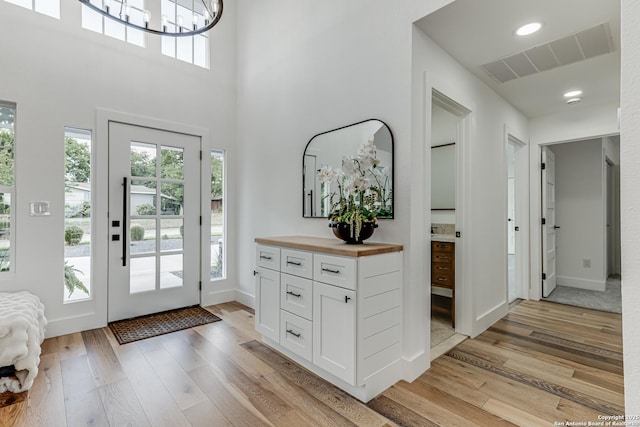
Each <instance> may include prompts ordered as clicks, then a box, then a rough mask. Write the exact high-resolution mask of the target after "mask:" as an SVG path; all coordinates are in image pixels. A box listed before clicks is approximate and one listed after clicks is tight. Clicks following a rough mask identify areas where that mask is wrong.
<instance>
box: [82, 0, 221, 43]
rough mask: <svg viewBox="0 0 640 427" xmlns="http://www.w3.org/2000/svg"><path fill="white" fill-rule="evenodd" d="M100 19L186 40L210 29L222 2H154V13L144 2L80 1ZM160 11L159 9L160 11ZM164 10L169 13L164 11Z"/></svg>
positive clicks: (217, 17)
mask: <svg viewBox="0 0 640 427" xmlns="http://www.w3.org/2000/svg"><path fill="white" fill-rule="evenodd" d="M79 1H80V3H82V4H83V5H85V6H87V7H88V8H90V9H91V10H93V11H95V12H98V13H99V14H100V15H102V16H105V17H107V18H109V19H112V20H114V21H116V22H119V23H121V24H124V25H127V26H129V27H131V28H136V29H138V30H141V31H146V32H148V33H153V34H159V35H161V36H171V37H185V36H194V35H196V34H200V33H204V32H205V31H209V30H210V29H211V28H213V27H214V26H215V25H216V24H217V23H218V21H219V20H220V17H221V16H222V0H211V1H210V0H163V1H162V6H161V4H160V3H161V2H160V1H157V0H146V1H153V3H154V7H156V8H157V9H155V10H153V11H150V10H149V9H143V7H144V6H143V4H144V0H79ZM161 7H162V9H161ZM165 7H166V8H167V9H168V10H164V9H165Z"/></svg>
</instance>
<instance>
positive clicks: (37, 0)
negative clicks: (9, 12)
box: [4, 0, 60, 19]
mask: <svg viewBox="0 0 640 427" xmlns="http://www.w3.org/2000/svg"><path fill="white" fill-rule="evenodd" d="M4 1H5V2H7V3H10V4H13V5H16V6H20V7H24V8H25V9H29V10H33V11H35V12H38V13H41V14H43V15H46V16H50V17H52V18H55V19H60V0H27V1H28V3H31V5H30V6H27V5H25V4H22V3H20V2H18V1H16V0H4ZM40 4H48V5H51V4H55V6H54V7H55V9H56V10H55V12H54V13H49V12H46V11H43V10H42V8H41V7H40Z"/></svg>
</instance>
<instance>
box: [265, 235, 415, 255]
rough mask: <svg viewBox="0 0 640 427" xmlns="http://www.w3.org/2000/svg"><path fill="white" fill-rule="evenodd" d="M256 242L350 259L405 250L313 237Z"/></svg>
mask: <svg viewBox="0 0 640 427" xmlns="http://www.w3.org/2000/svg"><path fill="white" fill-rule="evenodd" d="M255 242H256V243H259V244H261V245H269V246H280V247H283V248H291V249H300V250H304V251H313V252H323V253H326V254H331V255H343V256H349V257H362V256H368V255H378V254H385V253H388V252H401V251H402V250H403V248H402V245H397V244H392V243H374V242H371V243H368V242H365V243H363V244H361V245H348V244H346V243H344V242H342V241H340V240H338V239H336V238H333V239H331V238H326V237H313V236H281V237H256V239H255Z"/></svg>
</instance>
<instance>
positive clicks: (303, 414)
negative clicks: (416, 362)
mask: <svg viewBox="0 0 640 427" xmlns="http://www.w3.org/2000/svg"><path fill="white" fill-rule="evenodd" d="M209 309H210V310H211V311H212V312H213V313H215V314H216V315H218V316H220V317H221V318H222V319H223V321H222V322H217V323H213V324H209V325H203V326H198V327H196V328H193V329H189V330H185V331H181V332H177V333H174V334H169V335H164V336H161V337H156V338H151V339H147V340H144V341H139V342H137V343H132V344H126V345H122V346H120V345H118V344H117V342H116V341H115V339H114V337H113V335H112V334H111V332H110V331H109V330H108V328H104V329H96V330H92V331H86V332H82V333H77V334H71V335H65V336H62V337H58V338H53V339H47V340H46V341H45V342H44V343H43V354H42V358H41V362H40V373H39V375H38V377H37V379H36V381H35V384H34V386H33V388H32V389H31V390H30V391H29V393H28V396H26V399H25V400H24V402H19V401H18V402H17V403H15V404H13V405H9V406H6V407H4V408H0V425H1V426H13V425H15V426H27V427H35V426H47V427H49V426H54V427H58V426H60V427H62V426H85V425H91V426H108V425H110V426H149V425H152V426H171V427H175V426H215V427H217V426H251V427H253V426H269V425H273V426H293V427H297V426H353V425H359V426H366V427H373V426H381V427H382V426H394V425H400V426H436V425H441V426H504V425H519V426H535V425H541V426H550V425H553V423H554V421H557V422H561V421H584V422H587V421H597V420H598V415H617V414H623V413H624V407H623V379H622V339H621V318H620V315H619V314H612V313H603V312H597V311H591V310H587V309H578V308H573V307H567V306H560V305H557V304H553V303H547V302H523V303H521V304H520V305H518V306H516V307H514V308H513V309H512V310H511V312H510V313H509V315H508V316H506V317H505V318H504V319H503V320H501V321H500V322H498V323H497V324H496V325H494V327H492V328H491V329H490V330H488V331H487V332H485V333H483V334H482V335H481V336H479V337H477V338H476V339H473V340H467V341H465V342H463V343H462V344H461V345H459V346H458V347H456V348H455V349H454V350H452V351H450V352H448V353H447V354H446V355H444V356H442V357H440V358H438V359H436V360H434V361H433V362H432V367H431V369H429V370H428V371H427V372H426V373H425V374H423V375H422V376H421V377H420V378H419V379H417V380H416V381H414V382H413V383H411V384H409V383H406V382H403V381H401V382H399V383H398V384H396V385H395V386H393V387H391V388H390V389H388V390H387V391H385V392H384V393H382V394H381V395H379V396H378V397H376V398H375V399H373V400H372V401H371V402H369V404H367V405H365V404H362V403H360V402H358V401H357V400H355V399H353V398H352V397H350V396H349V395H347V394H346V393H344V392H342V391H340V390H339V389H337V388H335V387H333V386H331V385H330V384H328V383H327V382H325V381H323V380H321V379H320V378H318V377H316V376H314V375H312V374H310V373H308V372H307V371H305V370H304V369H302V368H300V367H298V366H297V365H295V364H293V363H292V362H290V361H289V360H288V359H286V358H284V357H282V356H280V355H279V354H277V353H275V352H274V351H272V350H270V349H269V348H268V347H266V346H264V345H263V344H261V342H260V340H259V337H258V335H257V334H256V333H255V331H254V330H253V314H252V311H251V310H250V309H248V308H246V307H244V306H241V305H239V304H236V303H228V304H221V305H217V306H213V307H209ZM18 400H19V398H18Z"/></svg>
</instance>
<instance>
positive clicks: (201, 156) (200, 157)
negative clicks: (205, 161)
mask: <svg viewBox="0 0 640 427" xmlns="http://www.w3.org/2000/svg"><path fill="white" fill-rule="evenodd" d="M200 160H202V150H200Z"/></svg>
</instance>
